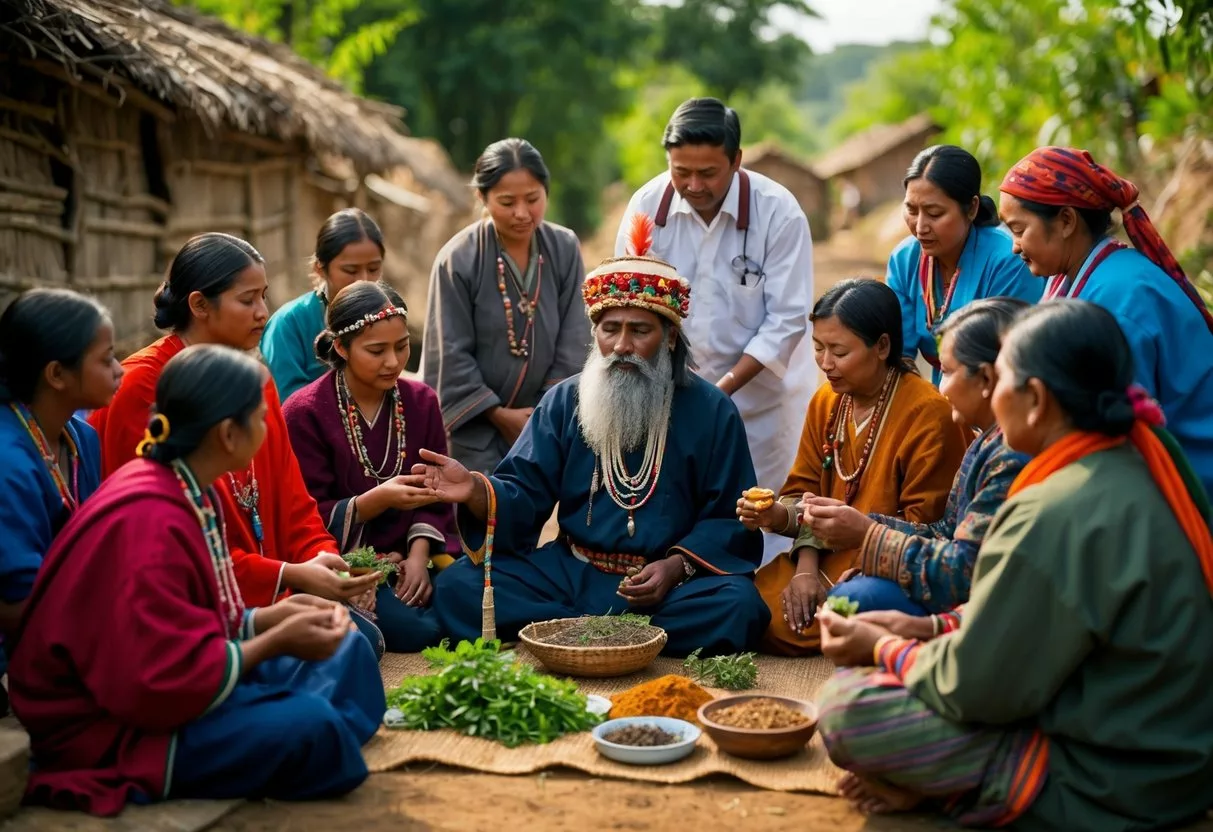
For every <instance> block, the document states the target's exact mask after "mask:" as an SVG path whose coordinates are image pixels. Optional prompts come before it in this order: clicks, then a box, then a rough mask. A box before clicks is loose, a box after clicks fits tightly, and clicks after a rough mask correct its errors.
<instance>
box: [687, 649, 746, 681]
mask: <svg viewBox="0 0 1213 832" xmlns="http://www.w3.org/2000/svg"><path fill="white" fill-rule="evenodd" d="M702 649H703V648H700V650H702ZM682 666H683V668H684V669H685V670H686V671H687V672H688V673H690V674H691V676H692V677H694V679H695V681H696V682H703V683H705V684H706V685H708V686H709V687H714V688H724V689H725V690H747V689H749V688H752V687H754V685H755V684H757V682H758V665H757V664H755V663H754V654H753V653H737V654H734V655H732V656H713V657H712V658H710V659H701V658H699V650H696V651H695V652H694V653H692V654H691V655H689V656H687V657H686V660H685V661H684V662H683V663H682Z"/></svg>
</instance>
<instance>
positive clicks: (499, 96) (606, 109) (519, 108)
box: [367, 0, 653, 230]
mask: <svg viewBox="0 0 1213 832" xmlns="http://www.w3.org/2000/svg"><path fill="white" fill-rule="evenodd" d="M379 2H381V3H382V2H389V0H379ZM418 3H419V6H420V7H421V11H422V14H423V16H422V18H421V20H420V21H419V22H418V23H417V24H415V25H413V26H410V27H408V28H407V29H405V30H404V31H403V32H401V33H400V36H399V37H398V38H397V39H396V41H395V43H394V44H392V46H391V47H390V48H389V49H388V50H387V52H386V53H385V54H384V55H383V56H382V57H381V58H379V59H378V60H376V61H375V63H374V64H373V65H372V67H371V68H370V70H369V71H368V73H367V89H368V90H369V91H370V92H372V93H374V94H376V95H378V96H379V97H382V98H384V99H387V100H390V101H392V102H394V103H398V104H402V105H404V106H405V107H406V108H407V109H408V111H409V125H410V127H411V129H412V131H413V132H414V133H416V134H420V135H427V136H432V137H434V138H435V139H437V140H438V141H439V142H440V143H441V144H442V145H443V146H444V147H445V148H446V149H447V151H448V152H449V153H450V154H451V156H452V158H453V159H454V161H455V163H456V165H458V166H459V167H460V168H463V169H469V168H470V167H471V166H472V163H473V162H474V161H475V159H476V157H477V156H478V155H479V154H480V152H481V151H482V150H483V149H484V148H485V146H487V145H488V144H490V143H491V142H493V141H496V140H498V139H502V138H505V137H507V136H510V135H519V136H523V137H525V138H527V139H528V140H529V141H531V142H532V143H533V144H534V145H535V146H536V147H538V148H539V150H540V152H541V153H543V155H544V159H545V160H546V161H547V163H548V166H549V167H550V168H551V170H552V175H553V180H554V181H553V189H552V190H553V199H552V202H553V205H552V214H553V217H554V218H555V219H557V220H558V221H561V222H564V223H566V224H568V225H570V226H572V227H573V228H576V229H578V230H588V229H590V228H591V227H592V226H593V224H594V223H595V222H596V219H597V213H598V207H599V206H598V197H599V194H600V192H601V189H602V187H603V186H604V185H605V183H606V182H607V181H609V179H610V177H611V176H612V175H613V173H614V171H613V169H612V168H613V165H612V160H611V154H610V153H609V152H608V151H607V150H606V149H605V147H606V142H607V137H606V135H605V132H604V130H603V122H604V121H605V120H606V119H608V118H610V117H611V116H613V115H615V114H617V113H619V112H622V111H623V110H625V109H626V108H627V106H628V104H629V103H630V102H629V100H628V96H627V91H626V90H625V89H624V87H623V86H622V85H621V84H620V83H619V82H618V77H617V76H618V72H619V69H620V67H626V66H627V65H628V64H629V63H630V62H631V61H632V59H633V56H634V55H636V54H638V53H639V52H640V51H641V47H642V43H643V42H644V38H645V36H646V35H647V33H648V32H649V26H650V25H651V19H652V15H653V11H652V10H651V9H646V8H644V7H642V6H641V5H640V3H639V0H611V1H610V2H604V0H527V1H526V2H523V0H418Z"/></svg>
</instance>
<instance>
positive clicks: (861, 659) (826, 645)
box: [817, 608, 892, 667]
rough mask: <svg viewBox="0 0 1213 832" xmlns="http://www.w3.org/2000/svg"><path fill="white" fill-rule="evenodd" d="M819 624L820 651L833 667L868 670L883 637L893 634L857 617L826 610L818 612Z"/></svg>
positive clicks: (873, 661) (873, 662)
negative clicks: (845, 616) (865, 668)
mask: <svg viewBox="0 0 1213 832" xmlns="http://www.w3.org/2000/svg"><path fill="white" fill-rule="evenodd" d="M817 621H818V623H820V625H821V652H822V653H823V654H824V655H825V656H826V658H828V659H829V660H830V661H832V662H834V665H835V666H836V667H870V666H871V665H873V664H875V658H874V656H873V653H874V652H875V650H876V642H877V641H879V640H880V639H881V637H882V636H887V635H892V633H890V632H889V631H888V630H886V629H885V628H884V627H880V626H877V625H876V624H875V623H873V622H872V621H871V620H870V619H869V620H864V619H863V618H860V617H859V616H852V617H850V618H844V617H843V616H841V615H839V614H838V613H836V612H833V611H832V610H828V609H824V608H823V609H820V610H818V611H817Z"/></svg>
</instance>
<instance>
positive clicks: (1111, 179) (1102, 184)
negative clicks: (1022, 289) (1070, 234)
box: [999, 147, 1213, 332]
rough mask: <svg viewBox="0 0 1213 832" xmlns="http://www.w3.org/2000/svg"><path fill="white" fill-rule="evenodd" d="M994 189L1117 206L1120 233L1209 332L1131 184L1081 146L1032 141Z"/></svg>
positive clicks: (1062, 202)
mask: <svg viewBox="0 0 1213 832" xmlns="http://www.w3.org/2000/svg"><path fill="white" fill-rule="evenodd" d="M999 190H1001V191H1002V192H1003V193H1004V194H1009V195H1011V196H1013V197H1015V198H1017V199H1026V200H1028V201H1029V202H1036V203H1039V204H1041V205H1055V206H1066V205H1068V206H1070V207H1072V208H1090V209H1093V210H1097V211H1111V210H1112V209H1114V208H1118V209H1120V214H1121V219H1122V220H1123V221H1124V226H1125V233H1126V234H1128V235H1129V239H1130V240H1132V241H1133V245H1134V247H1135V248H1136V249H1137V250H1138V251H1140V252H1141V253H1142V254H1144V255H1145V256H1146V257H1148V258H1150V260H1152V261H1153V262H1154V264H1155V265H1157V266H1158V267H1159V268H1160V269H1162V270H1163V271H1164V272H1166V273H1167V274H1168V275H1170V276H1171V278H1172V279H1173V280H1174V281H1175V282H1176V283H1177V284H1179V287H1180V288H1181V289H1183V291H1184V294H1186V295H1187V296H1188V298H1189V299H1191V301H1192V302H1193V303H1194V304H1196V308H1197V309H1199V310H1200V312H1201V314H1202V315H1204V318H1205V323H1206V324H1208V326H1209V331H1210V332H1213V314H1211V313H1210V312H1209V310H1208V308H1207V307H1206V306H1205V304H1204V301H1203V300H1202V299H1201V297H1200V294H1199V293H1198V292H1197V291H1196V287H1194V286H1193V285H1192V283H1191V282H1190V281H1189V280H1188V277H1187V275H1185V274H1184V270H1183V268H1181V267H1180V265H1179V261H1178V260H1176V259H1175V255H1174V254H1172V253H1171V249H1169V248H1167V244H1166V242H1164V241H1163V238H1162V235H1161V234H1159V233H1158V229H1157V228H1155V227H1154V223H1153V222H1151V221H1150V217H1149V216H1148V215H1147V214H1146V212H1145V209H1144V208H1142V207H1141V204H1140V203H1139V202H1138V201H1137V197H1138V190H1137V186H1136V185H1134V184H1133V183H1132V182H1130V181H1129V180H1128V179H1122V178H1121V177H1119V176H1117V175H1116V174H1115V173H1113V172H1112V171H1110V170H1109V169H1108V168H1105V167H1104V166H1103V165H1100V164H1097V163H1096V162H1095V160H1094V159H1093V158H1092V157H1091V154H1090V153H1088V152H1087V151H1085V150H1080V149H1078V148H1074V147H1038V148H1036V149H1035V150H1033V151H1032V152H1031V153H1029V154H1028V155H1027V156H1025V157H1023V158H1022V159H1020V160H1019V162H1018V163H1017V164H1016V165H1015V167H1013V168H1011V170H1010V171H1008V172H1007V175H1006V178H1004V179H1003V180H1002V185H1001V186H1000V187H999Z"/></svg>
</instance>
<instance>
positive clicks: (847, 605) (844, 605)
mask: <svg viewBox="0 0 1213 832" xmlns="http://www.w3.org/2000/svg"><path fill="white" fill-rule="evenodd" d="M825 607H826V609H827V610H829V611H830V612H834V613H838V614H839V615H841V616H842V617H843V618H850V617H851V616H852V615H854V614H855V613H857V612H859V602H858V601H852V600H851V599H850V598H848V597H847V596H845V595H831V596H830V597H829V598H827V599H826V603H825Z"/></svg>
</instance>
